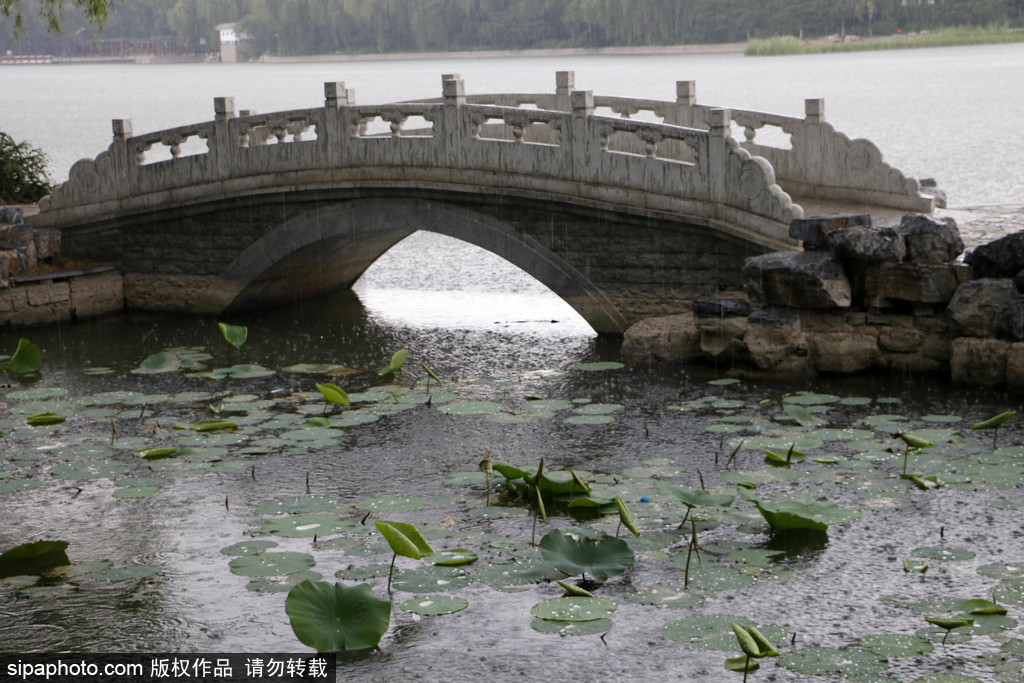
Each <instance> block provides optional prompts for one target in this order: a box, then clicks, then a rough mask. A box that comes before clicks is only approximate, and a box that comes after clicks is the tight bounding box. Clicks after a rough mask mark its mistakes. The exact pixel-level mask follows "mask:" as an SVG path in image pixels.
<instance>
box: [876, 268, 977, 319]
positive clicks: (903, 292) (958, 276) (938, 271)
mask: <svg viewBox="0 0 1024 683" xmlns="http://www.w3.org/2000/svg"><path fill="white" fill-rule="evenodd" d="M969 270H970V269H969V268H968V267H967V266H965V265H963V264H961V263H943V264H939V265H932V264H927V263H873V264H870V265H868V266H867V268H866V269H865V274H864V305H865V306H868V307H873V308H886V307H889V306H892V305H893V304H894V303H895V302H898V301H910V302H915V303H917V302H919V303H925V304H947V303H949V301H950V299H952V298H953V295H954V294H956V290H957V288H959V287H960V285H962V284H963V283H964V282H966V281H967V276H968V275H969Z"/></svg>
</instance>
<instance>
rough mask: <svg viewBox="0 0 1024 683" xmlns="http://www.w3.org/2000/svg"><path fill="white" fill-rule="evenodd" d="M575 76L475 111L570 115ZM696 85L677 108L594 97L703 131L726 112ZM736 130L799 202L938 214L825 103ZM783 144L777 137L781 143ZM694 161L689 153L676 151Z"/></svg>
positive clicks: (738, 120)
mask: <svg viewBox="0 0 1024 683" xmlns="http://www.w3.org/2000/svg"><path fill="white" fill-rule="evenodd" d="M574 80H575V79H574V75H573V72H571V71H560V72H558V74H557V75H556V85H555V92H554V93H509V94H487V95H474V96H470V97H467V101H468V102H471V103H474V104H501V105H504V106H518V107H522V106H531V107H537V108H541V109H565V108H566V107H567V105H566V103H567V102H568V93H569V92H571V90H572V88H573V86H574ZM696 90H697V88H696V82H695V81H677V82H676V100H675V101H674V102H669V101H663V100H649V99H637V98H629V97H610V96H595V97H594V105H595V107H596V108H597V109H598V110H601V109H607V110H608V111H609V112H610V113H612V114H614V115H617V116H619V117H622V118H631V117H633V116H636V115H637V114H641V115H642V116H645V117H646V118H654V119H659V120H660V121H661V122H663V123H667V124H671V125H676V126H685V127H689V128H700V129H704V130H707V129H708V128H709V127H710V117H711V112H712V111H715V110H717V109H724V107H714V106H709V105H702V104H698V103H697V98H696ZM727 111H729V114H730V118H731V120H732V122H733V123H735V124H738V125H739V126H740V127H741V128H743V136H744V139H743V140H742V141H740V146H741V147H742V148H743V149H745V150H747V151H748V152H750V153H751V154H753V155H755V156H760V157H762V158H764V159H767V160H768V162H769V163H770V164H771V165H772V168H773V169H774V170H775V177H776V180H777V182H778V183H779V185H781V186H782V188H783V189H784V190H785V191H786V192H787V193H788V194H790V196H792V197H800V198H804V197H806V198H814V199H821V200H832V201H837V202H844V203H851V202H852V203H861V204H866V205H869V206H882V207H890V208H895V209H903V210H908V211H918V212H931V211H932V210H934V208H935V203H934V198H933V197H932V196H931V195H929V194H927V193H923V192H922V191H921V185H920V183H919V181H918V180H917V179H915V178H909V177H907V176H906V175H904V174H903V173H902V172H901V171H900V170H899V169H896V168H893V167H892V166H890V165H888V164H886V163H885V162H884V161H883V160H882V153H881V152H880V151H879V149H878V147H877V146H876V145H875V144H874V143H873V142H871V141H870V140H866V139H864V138H857V139H854V140H851V139H850V138H849V137H847V136H846V135H844V134H843V133H841V132H839V131H837V130H836V129H835V128H834V127H833V126H832V125H831V124H829V123H828V122H827V121H826V120H825V101H824V100H823V99H808V100H805V101H804V111H805V116H804V118H802V119H801V118H796V117H791V116H782V115H778V114H769V113H765V112H759V111H751V110H745V109H734V108H729V109H727ZM773 128H774V129H777V130H776V131H773V132H775V133H781V134H783V135H784V136H789V140H790V146H789V147H788V148H787V147H780V146H778V145H775V144H772V143H771V142H769V141H767V140H765V139H764V136H762V139H758V132H759V131H762V130H764V129H769V130H771V129H773ZM775 137H776V138H777V137H779V136H778V135H776V136H775ZM674 149H675V150H676V153H677V154H678V155H679V157H680V158H681V159H683V160H687V159H688V156H687V154H686V149H685V148H680V147H676V148H674Z"/></svg>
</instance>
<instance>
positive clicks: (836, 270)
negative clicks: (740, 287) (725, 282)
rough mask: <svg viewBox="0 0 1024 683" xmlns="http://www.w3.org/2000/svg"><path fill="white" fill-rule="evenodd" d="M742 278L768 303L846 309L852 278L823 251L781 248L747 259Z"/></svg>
mask: <svg viewBox="0 0 1024 683" xmlns="http://www.w3.org/2000/svg"><path fill="white" fill-rule="evenodd" d="M743 279H744V283H745V287H746V291H747V293H748V294H749V295H750V296H751V298H753V299H756V300H758V301H761V302H763V303H764V304H766V305H768V306H789V307H791V308H847V307H849V305H850V281H849V280H848V279H847V278H846V273H845V271H844V270H843V267H842V266H841V265H839V262H838V261H836V260H835V259H834V258H832V257H831V256H830V255H829V254H823V253H820V252H800V251H778V252H775V253H772V254H764V255H763V256H754V257H752V258H748V259H747V260H746V261H745V262H744V263H743Z"/></svg>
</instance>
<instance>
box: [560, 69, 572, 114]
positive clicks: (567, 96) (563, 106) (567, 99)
mask: <svg viewBox="0 0 1024 683" xmlns="http://www.w3.org/2000/svg"><path fill="white" fill-rule="evenodd" d="M575 87H576V72H575V71H556V72H555V109H557V110H558V111H570V109H571V108H572V102H571V97H572V91H573V88H575Z"/></svg>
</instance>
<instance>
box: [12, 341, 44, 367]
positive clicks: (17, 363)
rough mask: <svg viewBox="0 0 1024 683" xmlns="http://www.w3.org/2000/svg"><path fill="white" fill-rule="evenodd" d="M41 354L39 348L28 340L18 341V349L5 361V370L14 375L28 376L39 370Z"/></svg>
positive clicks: (41, 359)
mask: <svg viewBox="0 0 1024 683" xmlns="http://www.w3.org/2000/svg"><path fill="white" fill-rule="evenodd" d="M42 361H43V354H42V352H41V351H40V350H39V347H38V346H37V345H35V344H33V343H32V342H30V341H29V340H28V339H24V338H23V339H20V340H18V348H17V349H15V351H14V355H12V356H11V359H10V360H9V361H7V369H8V370H10V371H11V373H12V374H14V375H28V374H31V373H33V372H36V371H38V370H39V366H40V364H41V363H42Z"/></svg>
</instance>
